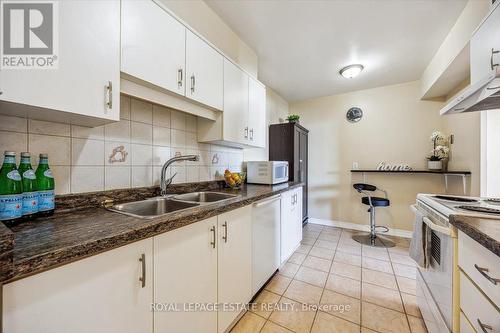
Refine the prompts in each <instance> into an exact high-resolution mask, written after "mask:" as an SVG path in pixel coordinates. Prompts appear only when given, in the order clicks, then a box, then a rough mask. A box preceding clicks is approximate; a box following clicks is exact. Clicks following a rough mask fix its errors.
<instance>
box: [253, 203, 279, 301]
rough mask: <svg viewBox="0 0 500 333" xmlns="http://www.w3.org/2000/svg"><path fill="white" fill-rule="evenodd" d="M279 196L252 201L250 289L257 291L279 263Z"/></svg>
mask: <svg viewBox="0 0 500 333" xmlns="http://www.w3.org/2000/svg"><path fill="white" fill-rule="evenodd" d="M280 219H281V196H280V195H275V196H272V197H270V198H266V199H264V200H261V201H258V202H256V203H254V205H253V209H252V248H253V253H252V291H253V293H254V294H255V293H257V291H259V289H260V288H262V286H264V283H266V281H267V280H268V279H269V278H270V277H271V276H272V275H273V274H274V272H276V270H277V269H278V267H279V265H280V222H281V221H280Z"/></svg>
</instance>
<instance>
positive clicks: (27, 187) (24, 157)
mask: <svg viewBox="0 0 500 333" xmlns="http://www.w3.org/2000/svg"><path fill="white" fill-rule="evenodd" d="M18 170H19V174H21V178H22V183H23V219H25V220H30V219H33V218H34V217H35V216H36V213H37V212H38V191H37V184H36V175H35V171H33V167H32V166H31V155H30V153H28V152H22V153H21V163H19V168H18Z"/></svg>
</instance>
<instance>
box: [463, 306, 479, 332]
mask: <svg viewBox="0 0 500 333" xmlns="http://www.w3.org/2000/svg"><path fill="white" fill-rule="evenodd" d="M460 333H476V331H474V329H473V328H472V326H471V325H470V323H469V320H468V319H467V317H465V315H464V313H463V312H462V311H460Z"/></svg>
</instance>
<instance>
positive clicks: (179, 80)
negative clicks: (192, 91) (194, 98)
mask: <svg viewBox="0 0 500 333" xmlns="http://www.w3.org/2000/svg"><path fill="white" fill-rule="evenodd" d="M183 76H184V75H183V71H182V68H179V69H178V70H177V85H178V86H179V88H180V87H182V81H183V80H184V77H183Z"/></svg>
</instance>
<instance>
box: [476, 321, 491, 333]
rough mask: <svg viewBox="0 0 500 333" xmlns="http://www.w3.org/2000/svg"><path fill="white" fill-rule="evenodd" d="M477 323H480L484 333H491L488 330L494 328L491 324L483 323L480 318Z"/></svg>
mask: <svg viewBox="0 0 500 333" xmlns="http://www.w3.org/2000/svg"><path fill="white" fill-rule="evenodd" d="M477 323H478V324H479V327H481V330H482V331H483V332H484V333H490V332H488V331H487V330H490V331H491V330H493V327H491V325H486V324H484V323H482V322H481V320H479V318H478V319H477Z"/></svg>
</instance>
